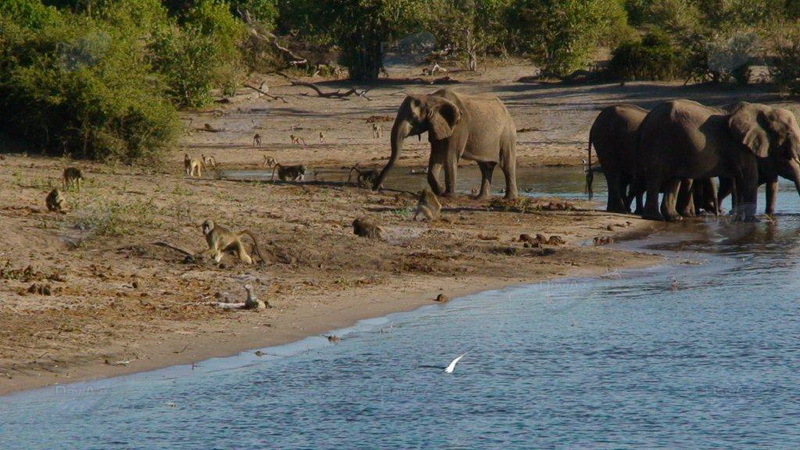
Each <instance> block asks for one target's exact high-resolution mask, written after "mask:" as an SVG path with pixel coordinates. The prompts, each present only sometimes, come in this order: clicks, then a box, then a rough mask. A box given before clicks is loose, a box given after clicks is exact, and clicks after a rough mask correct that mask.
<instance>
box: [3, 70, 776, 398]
mask: <svg viewBox="0 0 800 450" xmlns="http://www.w3.org/2000/svg"><path fill="white" fill-rule="evenodd" d="M526 71H527V67H526V66H511V67H505V68H497V69H492V70H488V71H486V72H483V73H480V74H478V75H474V76H470V75H463V80H464V81H465V82H464V83H463V84H461V85H459V86H456V88H457V89H460V90H464V91H467V92H494V93H495V94H496V95H498V96H500V97H501V98H502V99H503V100H504V101H505V102H506V104H507V105H508V106H509V109H510V110H511V113H512V115H513V116H514V117H515V120H516V121H517V128H518V129H520V130H527V131H521V132H520V133H519V147H518V149H519V150H518V152H519V164H520V166H529V165H548V164H565V165H575V164H580V161H581V159H582V158H583V157H585V156H584V155H585V145H586V143H585V141H586V135H587V134H588V129H589V127H590V125H591V122H592V120H593V119H594V116H595V115H596V113H597V110H598V109H599V108H601V107H603V106H606V105H607V104H611V103H616V102H622V101H632V102H636V103H640V104H643V105H644V106H648V104H646V103H653V102H655V101H657V100H659V99H662V98H664V97H665V96H670V97H671V96H686V97H692V98H698V99H700V100H703V99H705V98H706V97H707V98H708V99H711V102H713V101H717V100H719V102H724V101H728V100H730V98H731V97H732V94H731V93H728V94H725V93H717V92H712V93H703V92H702V91H698V90H696V89H695V90H692V88H681V87H679V86H673V85H655V86H646V85H636V84H634V85H628V86H616V85H592V86H572V87H564V86H562V87H549V86H537V85H529V84H520V83H515V82H514V80H515V79H516V78H518V77H519V76H522V75H526V74H527V73H526ZM454 76H455V75H454ZM455 77H456V78H460V77H461V76H455ZM281 83H283V84H281ZM270 86H271V89H270V93H271V94H274V95H280V96H283V97H285V98H286V103H283V102H280V101H272V102H266V101H265V99H264V98H263V97H262V98H258V97H256V96H255V95H254V94H252V93H248V92H246V91H243V95H241V96H239V97H237V98H235V99H233V102H231V103H225V104H220V105H218V106H217V107H215V108H211V109H209V110H208V111H201V112H196V113H192V114H186V115H185V123H186V127H187V133H186V136H184V137H183V139H182V141H181V146H180V147H179V148H175V149H174V151H173V152H172V154H171V156H170V158H169V161H168V163H167V164H165V166H164V167H159V168H131V167H125V166H114V165H102V164H94V163H86V162H72V161H67V160H62V159H54V158H42V157H34V156H23V155H20V154H19V152H20V151H22V150H24V148H20V147H19V146H14V145H10V148H8V149H5V150H2V149H0V151H2V152H3V153H4V155H5V159H4V160H2V161H0V185H2V186H3V189H2V190H0V204H1V205H3V206H2V207H0V218H1V219H0V220H2V223H3V225H4V227H3V228H4V230H5V236H4V248H3V249H2V250H1V251H0V267H3V269H2V273H1V274H2V276H1V277H0V281H1V282H0V338H2V339H1V340H0V394H4V393H9V392H13V391H18V390H23V389H30V388H35V387H40V386H45V385H50V384H54V383H68V382H73V381H78V380H84V379H91V378H96V377H107V376H114V375H121V374H125V373H131V372H136V371H143V370H149V369H154V368H158V367H163V366H168V365H173V364H181V363H189V362H192V361H198V360H202V359H205V358H209V357H214V356H224V355H230V354H235V353H238V352H240V351H244V350H247V349H251V348H257V347H264V346H269V345H275V344H280V343H286V342H291V341H294V340H297V339H300V338H302V337H304V336H307V335H312V334H318V333H323V332H325V331H328V330H331V329H336V328H340V327H344V326H347V325H349V324H351V323H353V322H355V321H357V320H359V319H362V318H367V317H375V316H381V315H384V314H387V313H389V312H394V311H405V310H411V309H414V308H416V307H418V306H421V305H424V304H428V303H430V302H431V300H432V299H433V298H434V297H435V296H436V295H437V294H438V293H444V294H446V295H448V296H450V297H456V296H460V295H464V294H468V293H473V292H478V291H483V290H487V289H494V288H500V287H502V286H507V285H510V284H518V283H533V282H538V281H542V280H547V279H553V278H557V277H566V276H576V275H601V274H603V273H606V272H608V271H612V270H617V269H622V268H629V267H641V266H645V265H651V264H656V263H657V262H658V261H660V258H658V257H656V256H653V255H650V254H643V253H633V252H626V251H622V250H614V249H610V248H607V247H603V246H600V247H595V246H590V245H586V243H587V242H590V241H591V240H592V239H593V238H595V237H603V236H613V237H614V238H617V239H619V238H620V237H622V236H624V235H625V234H626V233H633V232H636V233H646V232H647V231H648V230H649V229H652V228H659V227H664V226H668V225H664V224H656V223H653V222H646V221H642V220H640V219H639V218H637V217H633V216H623V215H617V214H606V213H603V212H599V211H593V210H594V209H595V208H597V207H598V206H600V203H597V202H588V201H587V202H581V201H577V202H574V204H573V205H572V207H571V208H570V210H568V211H544V210H537V209H538V208H533V209H534V210H533V211H531V212H527V213H520V212H515V211H514V210H513V208H511V209H512V210H509V208H507V207H506V206H507V205H506V206H504V205H500V204H496V205H495V207H489V203H488V202H478V201H475V200H472V199H470V198H467V197H459V198H456V199H452V200H447V201H445V202H444V207H445V210H444V217H445V220H443V221H439V222H435V223H433V224H429V223H426V222H412V221H411V220H410V215H409V212H410V211H411V209H412V208H413V206H414V205H415V203H416V200H415V198H414V197H413V196H411V195H409V194H404V193H397V192H391V191H387V192H372V191H368V190H365V189H361V188H358V187H354V186H345V185H343V184H341V183H323V184H313V185H293V184H271V183H253V182H231V181H223V180H218V179H216V178H215V177H214V176H213V173H210V174H209V175H208V176H206V177H204V178H202V179H189V178H186V177H185V176H184V175H183V165H182V159H183V154H184V153H190V154H191V155H193V156H200V155H201V154H205V155H214V156H215V158H216V159H217V160H218V161H219V162H220V164H221V168H223V169H237V168H257V167H258V166H259V165H260V163H261V162H262V161H263V157H264V156H265V155H268V156H273V157H275V158H277V159H278V160H279V161H281V162H284V163H301V162H302V163H306V164H309V165H312V166H314V167H315V168H317V169H325V168H338V167H341V166H344V165H348V166H349V165H352V164H354V163H356V162H359V163H361V164H362V165H363V166H375V167H380V166H382V165H383V164H384V163H385V160H386V158H387V157H388V154H389V145H388V140H387V138H385V137H384V138H383V139H373V137H372V134H371V125H369V124H368V123H367V121H366V119H368V118H369V117H372V116H386V117H388V118H389V119H390V120H391V118H393V116H394V111H395V110H396V108H397V106H398V105H399V104H400V102H401V101H402V99H403V96H404V95H405V92H430V91H432V90H434V89H435V87H432V86H427V85H400V84H392V83H381V84H380V85H379V86H378V87H376V88H374V89H372V90H371V91H370V92H369V97H370V99H371V100H366V99H361V98H353V99H348V100H337V99H321V98H317V97H311V96H306V95H303V94H304V93H307V92H309V90H308V88H303V87H294V86H288V83H286V82H285V81H283V82H281V81H280V80H273V81H271V82H270ZM326 88H330V89H332V90H333V89H335V88H334V87H330V86H327V87H326ZM681 89H683V90H681ZM681 94H685V95H681ZM692 94H696V95H692ZM701 94H702V95H704V96H706V97H700V95H701ZM763 95H765V94H761V93H758V92H746V93H745V94H744V95H739V96H736V97H735V98H737V99H738V98H741V99H751V100H752V99H756V100H758V99H759V98H760V97H759V96H763ZM714 99H717V100H714ZM707 101H708V100H707ZM206 123H207V124H209V126H210V127H211V129H213V130H217V131H218V132H209V131H202V130H201V129H205V128H206V127H205V124H206ZM390 126H391V122H384V130H386V131H388V129H389V128H390ZM319 132H322V133H323V134H324V135H325V140H324V142H322V143H320V142H319V140H318V135H319ZM255 133H259V134H260V136H261V141H262V146H261V147H259V148H254V147H253V146H252V138H253V134H255ZM290 134H295V135H296V136H300V137H303V139H304V140H305V142H306V144H305V145H302V144H300V145H296V144H292V143H291V142H290V140H289V135H290ZM3 145H5V146H9V144H5V143H4V144H3ZM427 152H428V145H427V142H425V141H422V142H415V141H409V142H408V145H407V151H406V152H405V153H404V156H406V158H404V159H403V160H401V165H402V166H403V167H405V168H406V169H405V170H407V168H408V167H421V166H424V165H425V162H426V160H427ZM467 164H470V163H467ZM67 165H78V166H80V167H81V168H82V169H83V171H84V173H85V176H86V183H85V186H84V189H83V190H82V191H81V192H71V193H69V197H70V202H71V210H70V211H69V213H68V214H65V215H61V214H57V213H49V212H47V210H46V208H45V206H44V198H45V196H46V194H47V192H48V191H49V190H50V188H51V186H54V185H56V184H57V183H58V180H59V177H60V173H61V171H62V170H63V168H64V167H65V166H67ZM397 170H398V171H399V170H403V169H402V168H398V169H397ZM495 183H496V184H497V185H498V186H502V175H497V174H496V175H495ZM460 188H461V189H469V186H460ZM548 203H549V199H541V200H537V201H536V202H534V203H533V205H534V206H536V205H539V206H545V205H547V204H548ZM545 209H546V208H545ZM362 215H369V216H371V217H373V218H375V219H376V220H378V221H379V222H381V223H382V224H383V226H384V227H385V229H386V230H387V239H386V240H384V241H373V240H368V239H363V238H359V237H356V236H354V235H353V234H352V228H351V225H350V224H351V223H352V221H353V219H354V218H356V217H359V216H362ZM205 218H212V219H215V220H216V221H218V222H219V223H221V224H223V225H225V226H227V227H229V228H233V229H237V230H238V229H244V228H247V229H250V230H251V231H253V233H255V235H256V236H258V237H259V241H260V243H261V245H262V247H263V249H264V250H266V253H267V256H268V260H269V263H268V264H267V265H265V266H247V265H244V264H242V263H241V262H238V261H234V260H233V258H229V257H226V259H225V260H224V261H223V262H224V265H223V266H222V267H218V266H214V265H212V264H209V263H205V264H195V263H191V264H187V263H184V262H183V259H184V258H183V256H182V255H181V254H179V253H178V252H175V251H173V250H170V249H166V248H164V247H160V246H156V245H154V242H157V241H166V242H169V243H171V244H173V245H176V246H179V247H182V248H185V249H188V250H191V251H199V250H202V249H203V248H204V246H205V242H204V240H203V237H202V234H201V233H200V229H199V224H200V223H201V222H202V221H203V220H204V219H205ZM521 233H528V234H531V235H535V234H537V233H543V234H545V235H547V236H550V235H554V234H555V235H559V236H561V237H562V238H563V239H564V240H565V241H566V245H554V246H545V247H544V248H525V247H524V246H523V243H522V242H519V241H518V239H517V238H518V237H519V235H520V234H521ZM28 267H30V268H29V269H27V268H28ZM245 283H250V284H252V285H254V287H255V291H256V293H257V294H258V295H259V296H260V297H261V298H262V299H265V300H268V301H269V303H270V304H271V305H272V306H273V308H271V309H268V310H266V311H264V312H247V311H237V312H230V311H221V310H219V309H216V308H214V307H212V306H210V305H209V303H210V302H212V301H215V300H217V299H218V298H226V297H227V298H229V299H231V300H236V301H243V299H244V290H243V288H242V285H243V284H245ZM29 290H33V291H35V292H29ZM48 292H49V294H50V295H46V294H47V293H48Z"/></svg>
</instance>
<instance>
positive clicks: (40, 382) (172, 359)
mask: <svg viewBox="0 0 800 450" xmlns="http://www.w3.org/2000/svg"><path fill="white" fill-rule="evenodd" d="M631 234H635V232H631ZM611 251H613V252H619V253H629V254H640V253H639V252H638V251H637V250H629V249H625V250H623V249H611ZM640 255H641V254H640ZM646 256H647V257H645V258H641V257H638V258H631V259H630V260H629V263H628V264H627V265H625V266H624V267H617V268H616V269H619V270H635V269H644V268H649V267H656V266H658V265H660V264H661V263H663V262H664V258H663V257H662V256H658V255H653V254H647V255H646ZM602 274H603V270H602V269H601V268H599V267H596V268H592V269H585V268H580V267H573V268H571V269H570V271H569V272H568V273H566V274H565V275H563V276H558V277H550V278H547V277H545V278H530V279H510V280H504V279H499V278H489V277H481V278H478V279H475V278H474V277H464V278H467V279H469V281H474V282H475V283H476V284H477V283H480V287H473V286H467V285H466V284H465V283H464V280H461V279H458V278H456V279H448V280H441V279H437V280H417V284H419V285H420V286H412V287H410V288H409V287H408V286H406V288H405V289H404V290H403V289H401V290H400V292H403V293H402V294H399V295H398V294H397V292H398V289H400V287H399V286H396V287H395V286H386V285H384V286H380V287H379V289H374V288H370V289H366V290H367V291H373V292H372V293H369V292H367V293H365V294H364V295H363V296H361V297H358V298H353V297H351V296H350V295H351V294H352V293H348V292H346V293H340V294H338V295H336V297H345V300H341V299H339V300H336V302H335V303H332V304H331V307H330V308H323V309H322V310H316V308H312V310H310V311H304V310H297V309H295V310H293V311H291V312H289V314H286V315H284V316H283V320H284V321H289V322H290V323H292V324H293V325H292V326H291V327H289V328H281V329H278V330H273V332H272V333H270V334H269V335H261V336H259V333H258V332H256V331H252V330H251V331H249V332H248V331H247V328H252V327H251V324H249V323H246V324H241V323H240V325H243V326H239V327H237V328H236V329H233V330H228V332H230V333H231V334H232V335H233V337H234V339H231V340H230V341H227V342H225V343H223V344H222V345H219V344H217V345H216V346H213V347H212V346H211V345H212V344H213V342H214V340H215V339H214V336H208V335H207V336H205V337H204V338H202V339H199V340H198V341H195V342H193V343H188V344H187V343H186V340H185V339H184V338H181V337H178V336H174V335H173V336H160V337H159V338H160V339H153V340H148V342H147V345H150V344H156V343H157V344H159V345H161V347H162V348H160V349H159V351H156V352H154V353H153V354H151V355H149V356H148V358H146V359H142V360H134V361H131V363H130V364H129V365H124V366H113V365H108V364H100V363H95V364H86V365H80V366H78V367H74V368H73V371H72V372H70V374H69V376H68V377H63V376H61V374H58V373H50V374H41V375H39V376H36V377H32V376H28V377H19V378H16V379H14V380H11V381H13V382H12V383H9V384H6V383H5V382H4V383H3V384H2V385H0V398H2V397H3V396H12V395H16V394H20V393H23V392H28V391H34V390H39V389H47V388H52V387H55V386H63V385H70V384H73V383H81V382H91V381H96V380H102V379H109V378H115V377H121V376H126V375H132V374H136V373H144V372H151V371H155V370H159V369H165V368H168V367H172V366H180V365H187V364H194V363H198V362H201V361H205V360H208V359H212V358H228V357H234V356H236V355H239V354H241V353H244V352H248V351H255V350H257V349H264V348H269V347H276V346H280V345H285V344H291V343H293V342H298V341H300V340H302V339H305V338H307V337H310V336H315V335H321V334H325V333H328V332H330V331H332V330H337V329H342V328H347V327H350V326H353V325H355V324H356V323H357V322H358V321H360V320H365V319H371V318H379V317H384V316H387V315H390V314H393V313H403V312H412V311H415V310H417V309H419V308H421V307H423V306H427V305H431V304H435V302H434V301H433V297H435V294H434V295H430V292H431V291H430V283H431V281H434V282H438V283H439V284H442V285H443V287H440V288H439V291H441V292H442V293H446V295H448V297H450V298H451V300H452V299H456V298H461V297H466V296H470V295H474V294H479V293H481V292H487V291H493V290H500V289H505V288H509V287H513V286H520V285H534V284H538V283H542V282H546V281H560V280H567V279H570V278H576V277H589V278H592V277H598V276H600V275H602ZM412 283H414V282H413V281H412ZM374 291H378V292H374ZM392 292H393V293H394V295H391V294H390V293H392ZM381 294H386V295H387V296H385V297H383V298H382V299H381V298H378V299H375V298H373V299H370V298H369V295H372V296H373V297H376V296H380V295H381ZM348 297H349V298H348ZM398 303H400V304H398ZM249 314H255V315H257V314H258V313H249ZM300 322H303V324H302V325H299V323H300ZM270 328H271V327H270ZM176 349H177V350H176Z"/></svg>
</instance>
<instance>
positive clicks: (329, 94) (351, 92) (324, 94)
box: [292, 81, 372, 101]
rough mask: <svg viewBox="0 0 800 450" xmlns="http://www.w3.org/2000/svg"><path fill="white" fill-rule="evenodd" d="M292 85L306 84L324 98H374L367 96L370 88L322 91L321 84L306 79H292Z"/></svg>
mask: <svg viewBox="0 0 800 450" xmlns="http://www.w3.org/2000/svg"><path fill="white" fill-rule="evenodd" d="M292 86H305V87H308V88H311V89H313V90H314V91H316V92H317V95H318V96H320V97H322V98H339V99H343V98H345V97H349V96H351V95H355V96H357V97H361V98H365V99H367V100H369V101H371V100H372V99H371V98H369V97H367V92H369V89H361V90H359V89H356V88H353V89H350V90H347V91H345V92H342V91H341V89H337V90H336V91H335V92H322V89H320V88H319V86H317V85H316V84H314V83H307V82H305V81H292Z"/></svg>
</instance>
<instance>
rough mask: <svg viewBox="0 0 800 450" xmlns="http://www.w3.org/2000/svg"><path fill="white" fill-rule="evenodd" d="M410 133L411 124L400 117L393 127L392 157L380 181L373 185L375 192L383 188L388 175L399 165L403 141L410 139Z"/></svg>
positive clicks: (379, 177) (382, 171) (379, 178)
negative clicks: (398, 160)
mask: <svg viewBox="0 0 800 450" xmlns="http://www.w3.org/2000/svg"><path fill="white" fill-rule="evenodd" d="M410 132H411V124H410V123H409V122H408V121H407V120H403V119H400V118H399V117H398V118H397V120H395V122H394V126H392V156H391V157H390V158H389V162H387V163H386V167H384V168H383V170H381V173H380V175H378V179H377V180H375V183H374V184H373V185H372V189H373V190H377V189H379V188H380V187H381V185H382V184H383V180H384V179H385V178H386V175H388V174H389V171H390V170H392V167H394V165H395V163H397V159H398V158H400V150H402V149H403V140H404V139H405V138H407V137H408V135H409V133H410Z"/></svg>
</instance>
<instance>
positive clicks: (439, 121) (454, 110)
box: [428, 96, 461, 141]
mask: <svg viewBox="0 0 800 450" xmlns="http://www.w3.org/2000/svg"><path fill="white" fill-rule="evenodd" d="M429 102H430V105H429V107H428V123H430V125H431V129H430V133H431V136H432V137H433V139H434V140H437V141H438V140H441V139H445V138H448V137H450V136H452V135H453V127H455V125H456V124H457V123H458V122H459V121H460V120H461V110H460V109H458V106H456V105H455V103H453V102H451V101H450V100H446V99H444V98H440V97H433V96H431V97H429Z"/></svg>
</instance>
